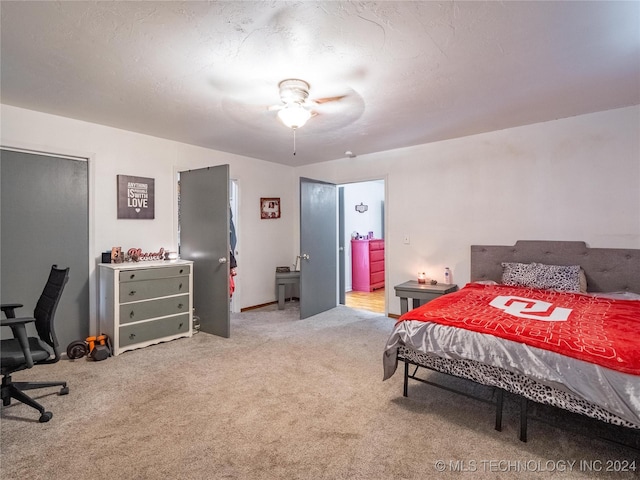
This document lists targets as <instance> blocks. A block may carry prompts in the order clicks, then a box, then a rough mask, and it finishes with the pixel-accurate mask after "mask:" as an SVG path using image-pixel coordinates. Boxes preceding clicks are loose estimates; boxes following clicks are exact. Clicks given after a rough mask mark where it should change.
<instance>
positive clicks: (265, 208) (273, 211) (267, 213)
mask: <svg viewBox="0 0 640 480" xmlns="http://www.w3.org/2000/svg"><path fill="white" fill-rule="evenodd" d="M260 218H261V219H269V218H280V198H261V199H260Z"/></svg>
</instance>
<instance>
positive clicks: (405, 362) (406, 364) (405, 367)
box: [402, 360, 409, 397]
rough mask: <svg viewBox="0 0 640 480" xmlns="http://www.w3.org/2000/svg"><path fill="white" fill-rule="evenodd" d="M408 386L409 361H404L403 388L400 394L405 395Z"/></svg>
mask: <svg viewBox="0 0 640 480" xmlns="http://www.w3.org/2000/svg"><path fill="white" fill-rule="evenodd" d="M408 387H409V362H407V361H406V360H405V361H404V390H403V391H402V395H403V396H405V397H407V396H408V395H407V390H408Z"/></svg>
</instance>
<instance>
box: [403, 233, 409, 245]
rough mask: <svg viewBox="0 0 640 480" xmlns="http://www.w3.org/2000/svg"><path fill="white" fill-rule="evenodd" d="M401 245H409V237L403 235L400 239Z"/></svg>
mask: <svg viewBox="0 0 640 480" xmlns="http://www.w3.org/2000/svg"><path fill="white" fill-rule="evenodd" d="M402 243H404V244H405V245H409V244H410V243H411V239H410V238H409V235H407V234H405V235H404V236H403V237H402Z"/></svg>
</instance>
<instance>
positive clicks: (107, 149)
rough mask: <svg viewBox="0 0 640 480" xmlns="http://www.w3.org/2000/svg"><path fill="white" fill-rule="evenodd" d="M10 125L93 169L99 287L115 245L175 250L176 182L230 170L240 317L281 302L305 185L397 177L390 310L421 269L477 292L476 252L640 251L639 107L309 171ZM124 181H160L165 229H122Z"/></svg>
mask: <svg viewBox="0 0 640 480" xmlns="http://www.w3.org/2000/svg"><path fill="white" fill-rule="evenodd" d="M0 121H1V143H2V145H4V146H14V147H25V148H29V149H35V150H40V151H45V152H53V153H57V154H74V155H78V156H81V157H88V158H89V175H90V195H91V199H90V203H91V205H90V219H91V220H90V221H91V225H90V228H91V232H90V235H91V238H92V244H91V245H90V246H89V248H90V253H91V256H92V259H95V262H90V265H91V266H90V273H91V281H92V282H95V263H96V262H97V261H98V257H99V253H100V252H101V251H103V250H107V249H109V248H111V247H112V246H114V245H120V246H122V247H123V248H128V247H132V246H138V247H140V248H142V249H143V250H148V251H152V250H156V249H158V248H159V247H165V248H171V249H175V247H176V245H175V242H176V235H175V232H176V230H177V227H176V215H175V191H174V178H175V173H176V172H177V171H178V170H182V169H188V168H199V167H205V166H209V165H219V164H225V163H228V164H229V165H230V172H231V176H232V178H235V179H237V180H238V183H239V215H238V218H237V219H235V220H236V222H237V223H236V228H237V229H238V233H239V245H238V250H239V252H240V254H239V256H238V263H239V270H238V271H239V275H238V277H237V280H238V294H239V295H240V299H239V302H238V303H239V305H238V307H239V308H242V307H245V306H252V305H257V304H261V303H266V302H270V301H273V300H275V287H274V271H275V267H276V266H278V265H289V264H292V263H293V262H294V259H295V256H296V255H297V254H298V249H299V202H298V189H299V177H300V176H305V177H309V178H315V179H319V180H327V181H332V182H335V183H337V184H345V183H350V182H357V181H367V180H377V179H385V180H386V198H385V213H386V222H385V225H386V227H385V228H386V232H385V241H386V252H385V253H386V261H387V268H386V272H387V273H386V283H387V285H388V288H387V290H386V291H387V305H388V311H389V312H390V313H396V314H397V313H399V312H400V303H399V300H398V299H397V298H396V297H395V296H394V292H393V289H392V288H391V287H392V286H393V285H396V284H398V283H401V282H403V281H406V280H407V279H411V278H414V277H415V275H416V272H417V271H418V270H421V271H422V270H424V271H426V272H427V274H429V275H431V276H433V277H435V278H437V279H438V280H442V278H441V275H442V271H443V268H444V267H445V266H449V267H451V269H452V271H453V279H454V281H455V282H457V283H458V284H460V285H463V284H464V283H466V282H467V281H468V279H469V246H470V245H472V244H496V245H498V244H499V245H510V244H513V243H514V242H515V241H516V240H518V239H540V240H584V241H586V242H587V243H588V244H589V245H590V246H592V247H621V248H640V133H639V132H640V107H638V106H635V107H628V108H622V109H618V110H610V111H606V112H599V113H594V114H590V115H583V116H579V117H573V118H569V119H563V120H557V121H552V122H546V123H541V124H535V125H530V126H525V127H519V128H512V129H508V130H501V131H497V132H491V133H487V134H482V135H475V136H470V137H465V138H460V139H454V140H448V141H443V142H438V143H432V144H427V145H420V146H416V147H411V148H404V149H398V150H393V151H388V152H380V153H376V154H371V155H364V156H359V157H356V158H352V159H344V160H337V161H333V162H327V163H321V164H315V165H309V166H304V167H298V168H292V167H287V166H282V165H276V164H272V163H268V162H263V161H260V160H255V159H251V158H246V157H240V156H236V155H231V154H227V153H223V152H218V151H213V150H208V149H204V148H200V147H194V146H189V145H185V144H181V143H177V142H173V141H168V140H163V139H159V138H155V137H150V136H146V135H140V134H136V133H132V132H127V131H123V130H118V129H114V128H110V127H104V126H100V125H95V124H91V123H87V122H80V121H76V120H71V119H67V118H62V117H57V116H52V115H48V114H44V113H38V112H33V111H29V110H24V109H19V108H15V107H10V106H5V105H3V106H1V111H0ZM356 153H357V152H356ZM363 172H366V173H364V174H363ZM118 174H128V175H137V176H146V177H152V178H155V182H156V183H155V187H156V218H155V220H117V218H116V175H118ZM260 197H281V202H282V205H281V208H282V218H281V219H279V220H259V198H260ZM405 234H407V235H410V238H411V243H410V244H409V245H405V244H403V242H402V238H403V235H405ZM93 287H94V292H95V284H94V285H93ZM94 302H95V299H94ZM94 318H95V311H93V310H92V320H93V319H94Z"/></svg>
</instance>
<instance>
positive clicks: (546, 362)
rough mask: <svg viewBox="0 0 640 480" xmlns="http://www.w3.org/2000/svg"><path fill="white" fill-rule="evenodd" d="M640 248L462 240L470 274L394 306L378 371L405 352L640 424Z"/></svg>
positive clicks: (523, 407) (413, 364)
mask: <svg viewBox="0 0 640 480" xmlns="http://www.w3.org/2000/svg"><path fill="white" fill-rule="evenodd" d="M638 345H640V250H638V249H605V248H589V247H587V245H586V244H585V243H584V242H565V241H518V242H517V243H516V244H515V245H514V246H479V245H478V246H475V245H474V246H471V281H470V282H469V284H467V285H465V286H464V287H463V288H462V289H460V290H459V291H458V292H455V293H450V294H447V295H445V296H442V297H439V298H437V299H435V300H432V301H431V302H429V303H427V304H425V305H422V306H420V307H418V308H415V309H413V310H411V311H409V312H407V313H406V314H404V315H402V316H401V317H400V319H399V320H398V322H397V323H396V325H395V326H394V329H393V331H392V333H391V335H390V336H389V339H388V341H387V344H386V346H385V350H384V355H383V367H384V380H386V379H388V378H390V377H391V376H393V375H394V373H395V371H396V370H397V366H398V363H399V362H403V363H404V395H405V396H407V394H408V393H407V388H408V381H409V380H411V379H413V380H418V381H421V382H424V383H432V382H430V381H429V380H425V379H424V377H421V376H420V375H418V373H419V371H420V372H421V371H422V370H420V369H423V368H426V369H428V370H435V371H437V372H441V373H444V374H447V375H452V376H454V377H460V378H463V379H466V380H471V381H473V382H476V383H479V384H482V385H486V386H489V387H494V388H495V390H496V400H495V405H496V423H495V428H496V429H497V430H500V429H501V424H502V407H503V398H504V392H509V393H511V394H515V395H517V396H518V397H519V398H520V400H521V401H520V440H522V441H526V440H527V407H528V403H529V401H534V402H537V403H542V404H545V405H551V406H553V407H559V408H561V409H564V410H568V411H570V412H574V413H578V414H581V415H585V416H588V417H591V418H595V419H598V420H600V421H603V422H606V423H610V424H614V425H619V426H622V427H625V428H629V429H637V430H638V432H640V348H638Z"/></svg>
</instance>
